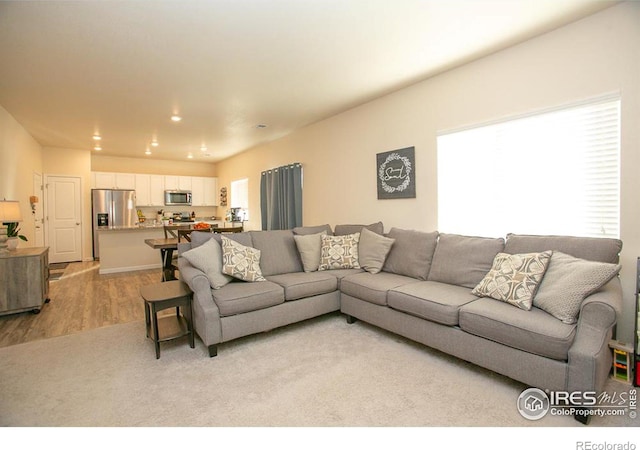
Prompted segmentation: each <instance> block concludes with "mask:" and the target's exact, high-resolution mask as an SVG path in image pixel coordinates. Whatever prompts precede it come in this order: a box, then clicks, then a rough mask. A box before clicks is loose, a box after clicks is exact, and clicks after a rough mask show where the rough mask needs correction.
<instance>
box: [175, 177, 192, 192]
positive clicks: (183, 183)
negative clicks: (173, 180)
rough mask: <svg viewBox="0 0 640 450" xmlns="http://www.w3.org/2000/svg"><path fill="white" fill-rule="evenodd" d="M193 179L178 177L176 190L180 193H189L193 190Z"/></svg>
mask: <svg viewBox="0 0 640 450" xmlns="http://www.w3.org/2000/svg"><path fill="white" fill-rule="evenodd" d="M192 180H193V177H178V189H180V190H181V191H190V190H191V189H193V184H192Z"/></svg>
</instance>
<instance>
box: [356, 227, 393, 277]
mask: <svg viewBox="0 0 640 450" xmlns="http://www.w3.org/2000/svg"><path fill="white" fill-rule="evenodd" d="M395 241H396V240H395V239H391V238H388V237H384V236H380V235H379V234H377V233H374V232H373V231H369V230H368V229H366V228H363V229H362V232H361V233H360V242H359V243H358V262H359V263H360V267H361V268H363V269H364V270H366V271H367V272H370V273H378V272H380V271H381V270H382V266H383V265H384V262H385V260H386V259H387V255H388V254H389V251H390V250H391V246H392V245H393V243H394V242H395Z"/></svg>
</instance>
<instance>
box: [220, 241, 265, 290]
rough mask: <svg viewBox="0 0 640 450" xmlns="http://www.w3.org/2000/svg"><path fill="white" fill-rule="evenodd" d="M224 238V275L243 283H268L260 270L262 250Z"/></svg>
mask: <svg viewBox="0 0 640 450" xmlns="http://www.w3.org/2000/svg"><path fill="white" fill-rule="evenodd" d="M221 238H222V273H226V274H227V275H231V276H232V277H234V278H238V279H240V280H243V281H267V280H266V279H265V277H263V276H262V270H261V269H260V250H258V249H255V248H252V247H246V246H244V245H242V244H239V243H237V242H236V241H232V240H231V239H229V238H227V237H224V236H221Z"/></svg>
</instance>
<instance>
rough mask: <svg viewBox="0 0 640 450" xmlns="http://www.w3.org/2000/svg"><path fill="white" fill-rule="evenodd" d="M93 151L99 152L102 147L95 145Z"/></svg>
mask: <svg viewBox="0 0 640 450" xmlns="http://www.w3.org/2000/svg"><path fill="white" fill-rule="evenodd" d="M93 149H94V150H96V151H98V152H99V151H100V150H102V147H100V146H99V145H96V146H95V147H93Z"/></svg>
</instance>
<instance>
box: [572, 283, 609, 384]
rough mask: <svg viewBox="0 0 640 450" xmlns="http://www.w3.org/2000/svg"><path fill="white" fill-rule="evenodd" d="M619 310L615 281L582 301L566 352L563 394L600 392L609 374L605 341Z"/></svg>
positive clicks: (607, 344)
mask: <svg viewBox="0 0 640 450" xmlns="http://www.w3.org/2000/svg"><path fill="white" fill-rule="evenodd" d="M621 309H622V285H621V284H620V279H619V278H618V277H616V278H614V279H613V280H611V281H610V282H609V283H607V285H606V286H604V287H603V288H602V289H601V290H600V291H598V292H596V293H594V294H592V295H590V296H589V297H587V298H586V299H585V300H584V302H583V303H582V307H581V309H580V315H579V317H578V325H577V329H576V336H575V339H574V341H573V345H572V346H571V348H570V349H569V368H568V371H569V373H568V377H567V390H569V391H600V390H601V389H602V387H603V386H604V383H605V381H606V379H607V376H608V374H609V371H610V370H611V362H612V356H611V349H609V340H610V339H611V337H612V335H613V329H614V327H615V325H616V321H617V317H618V315H619V314H620V311H621Z"/></svg>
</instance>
